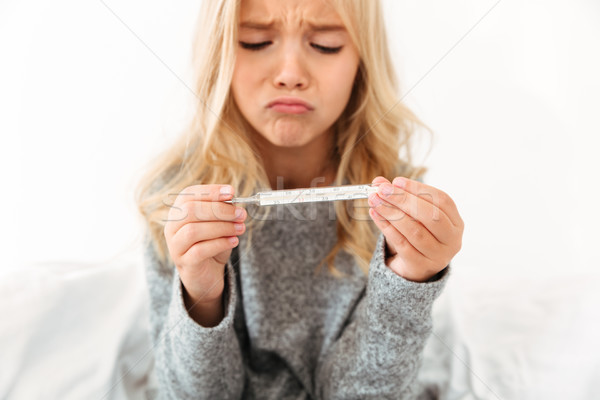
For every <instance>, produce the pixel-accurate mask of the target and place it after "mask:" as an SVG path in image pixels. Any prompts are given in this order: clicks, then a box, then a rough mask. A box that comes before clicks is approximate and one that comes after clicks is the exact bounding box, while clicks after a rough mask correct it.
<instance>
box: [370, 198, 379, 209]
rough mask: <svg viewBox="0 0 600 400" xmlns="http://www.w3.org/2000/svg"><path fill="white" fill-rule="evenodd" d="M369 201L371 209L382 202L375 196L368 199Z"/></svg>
mask: <svg viewBox="0 0 600 400" xmlns="http://www.w3.org/2000/svg"><path fill="white" fill-rule="evenodd" d="M370 200H371V207H377V206H378V205H380V204H381V202H382V200H381V199H380V198H379V196H377V195H374V196H372V197H371V198H370Z"/></svg>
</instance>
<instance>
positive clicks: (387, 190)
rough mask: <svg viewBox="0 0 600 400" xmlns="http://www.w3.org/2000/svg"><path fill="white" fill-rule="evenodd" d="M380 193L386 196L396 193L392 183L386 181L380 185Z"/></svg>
mask: <svg viewBox="0 0 600 400" xmlns="http://www.w3.org/2000/svg"><path fill="white" fill-rule="evenodd" d="M379 193H381V194H382V195H384V196H389V195H390V194H392V193H394V188H393V187H392V185H390V184H388V183H384V184H382V185H380V186H379Z"/></svg>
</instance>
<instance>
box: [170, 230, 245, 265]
mask: <svg viewBox="0 0 600 400" xmlns="http://www.w3.org/2000/svg"><path fill="white" fill-rule="evenodd" d="M238 243H239V239H238V238H237V237H235V236H234V237H233V238H224V237H221V238H216V239H210V240H205V241H202V242H198V243H194V245H193V246H192V247H190V249H189V250H188V251H186V252H185V253H184V254H183V255H182V256H181V257H180V259H179V261H180V265H181V266H182V267H183V268H185V267H186V266H188V267H189V266H194V265H198V264H199V263H200V262H201V261H204V260H209V259H211V258H212V257H215V256H216V255H218V254H219V253H222V252H224V251H226V250H229V249H232V248H234V247H235V246H237V245H238Z"/></svg>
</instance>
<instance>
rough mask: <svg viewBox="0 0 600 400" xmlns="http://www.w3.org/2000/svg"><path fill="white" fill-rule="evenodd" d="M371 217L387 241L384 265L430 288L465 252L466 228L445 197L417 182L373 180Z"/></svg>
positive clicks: (454, 206)
mask: <svg viewBox="0 0 600 400" xmlns="http://www.w3.org/2000/svg"><path fill="white" fill-rule="evenodd" d="M373 184H374V185H379V188H378V191H377V193H373V194H372V195H370V196H369V206H371V209H370V210H369V214H370V215H371V218H373V220H374V221H375V224H376V225H377V226H378V227H379V229H381V231H382V232H383V234H384V236H385V242H386V246H387V252H388V257H387V258H386V260H385V263H386V265H387V266H388V267H390V268H391V269H392V270H393V271H394V272H395V273H397V274H398V275H400V276H402V277H403V278H405V279H408V280H410V281H415V282H426V281H428V280H429V279H431V278H432V277H433V276H435V275H436V274H437V273H438V272H440V271H441V270H443V269H444V268H445V267H446V266H447V265H448V264H449V263H450V260H451V259H452V258H453V257H454V255H456V253H458V251H459V250H460V248H461V246H462V235H463V230H464V223H463V220H462V219H461V217H460V215H459V214H458V210H457V209H456V205H455V204H454V201H453V200H452V199H451V198H450V196H448V195H447V194H446V193H444V192H442V191H441V190H438V189H436V188H434V187H431V186H428V185H425V184H423V183H420V182H418V181H415V180H411V179H408V178H404V177H396V178H394V180H393V184H392V183H390V181H388V180H387V179H385V178H384V177H381V176H378V177H377V178H375V179H374V180H373Z"/></svg>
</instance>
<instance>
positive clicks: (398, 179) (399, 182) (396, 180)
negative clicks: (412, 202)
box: [392, 177, 406, 188]
mask: <svg viewBox="0 0 600 400" xmlns="http://www.w3.org/2000/svg"><path fill="white" fill-rule="evenodd" d="M392 183H393V184H394V185H396V186H398V187H399V188H403V187H405V186H406V179H405V178H402V177H396V178H394V181H393V182H392Z"/></svg>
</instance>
